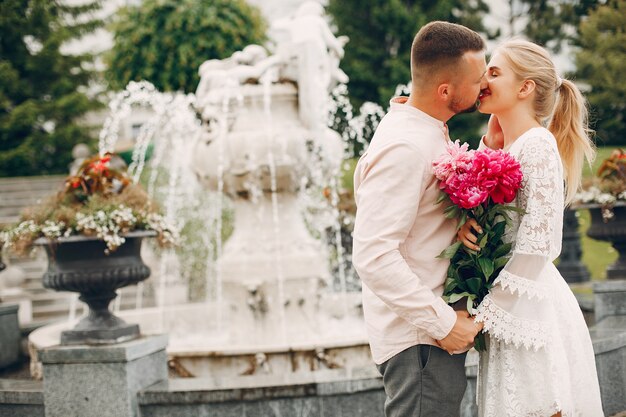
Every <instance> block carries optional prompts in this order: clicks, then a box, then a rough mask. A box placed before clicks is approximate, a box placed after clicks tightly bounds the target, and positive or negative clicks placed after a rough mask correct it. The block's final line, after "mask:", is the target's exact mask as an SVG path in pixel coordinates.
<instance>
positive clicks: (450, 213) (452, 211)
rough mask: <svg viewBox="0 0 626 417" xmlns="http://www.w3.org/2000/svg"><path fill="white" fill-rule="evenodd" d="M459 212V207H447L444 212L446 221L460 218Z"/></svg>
mask: <svg viewBox="0 0 626 417" xmlns="http://www.w3.org/2000/svg"><path fill="white" fill-rule="evenodd" d="M459 212H460V210H459V207H458V206H454V205H453V206H448V207H446V209H445V210H444V211H443V213H444V215H445V217H446V219H455V218H457V217H459Z"/></svg>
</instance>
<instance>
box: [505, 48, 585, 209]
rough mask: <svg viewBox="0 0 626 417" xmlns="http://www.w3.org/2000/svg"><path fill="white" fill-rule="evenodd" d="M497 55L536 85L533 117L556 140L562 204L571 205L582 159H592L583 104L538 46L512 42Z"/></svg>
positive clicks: (575, 91) (580, 173)
mask: <svg viewBox="0 0 626 417" xmlns="http://www.w3.org/2000/svg"><path fill="white" fill-rule="evenodd" d="M497 51H498V52H499V53H501V54H502V56H504V57H505V58H506V59H507V61H508V62H509V64H510V65H511V68H512V70H513V72H514V73H515V75H517V77H518V78H520V79H521V80H532V81H534V82H535V101H534V103H533V106H534V109H535V116H536V118H537V121H538V122H539V123H541V124H542V125H543V126H547V127H548V130H550V132H552V134H553V135H554V137H555V138H556V143H557V146H558V148H559V154H560V155H561V160H562V161H563V167H564V174H565V175H564V176H565V181H566V187H565V202H566V203H570V202H571V201H572V200H573V198H574V195H575V194H576V192H577V191H578V189H579V187H580V183H581V179H582V167H583V163H584V161H585V159H587V161H588V162H589V163H591V162H592V161H593V159H594V157H595V146H594V144H593V142H592V141H591V139H590V138H589V136H590V134H591V130H590V129H589V127H588V121H587V120H588V119H587V118H588V111H587V103H586V100H585V98H584V97H583V95H582V94H581V92H580V90H579V89H578V87H576V84H574V83H573V82H572V81H570V80H565V79H561V78H560V77H559V76H558V74H557V72H556V68H555V66H554V63H553V62H552V59H551V58H550V55H549V54H548V52H547V51H546V50H545V49H544V48H542V47H541V46H539V45H537V44H534V43H532V42H528V41H526V40H521V39H513V40H509V41H507V42H505V43H504V44H502V45H500V46H499V47H498V49H497Z"/></svg>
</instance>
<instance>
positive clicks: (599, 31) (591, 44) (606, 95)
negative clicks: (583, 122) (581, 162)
mask: <svg viewBox="0 0 626 417" xmlns="http://www.w3.org/2000/svg"><path fill="white" fill-rule="evenodd" d="M579 42H580V48H581V49H580V51H579V52H578V53H577V55H576V67H577V72H576V75H577V77H578V80H579V81H580V82H581V83H584V84H586V85H588V87H589V91H587V92H586V97H587V99H588V100H589V104H590V106H591V121H592V128H594V129H595V130H596V133H597V138H598V142H600V143H604V144H607V145H608V144H610V145H625V144H626V118H625V116H626V84H624V81H623V80H622V77H623V76H624V74H625V73H626V0H609V2H608V3H607V4H606V5H602V6H599V7H598V8H597V9H596V10H595V11H593V12H591V13H590V14H589V18H588V19H587V20H586V21H584V22H583V23H582V24H581V25H580V38H579Z"/></svg>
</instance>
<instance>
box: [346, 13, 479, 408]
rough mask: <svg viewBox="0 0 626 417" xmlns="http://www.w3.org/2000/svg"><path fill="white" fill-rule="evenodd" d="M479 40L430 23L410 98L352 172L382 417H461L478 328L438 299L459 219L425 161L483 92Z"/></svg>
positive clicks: (420, 41) (358, 258)
mask: <svg viewBox="0 0 626 417" xmlns="http://www.w3.org/2000/svg"><path fill="white" fill-rule="evenodd" d="M484 49H485V43H484V41H483V39H482V38H481V37H480V36H479V35H478V34H477V33H475V32H473V31H471V30H470V29H468V28H466V27H463V26H460V25H455V24H452V23H447V22H432V23H429V24H427V25H426V26H424V27H423V28H422V29H421V30H420V31H419V33H418V34H417V35H416V37H415V39H414V41H413V46H412V48H411V78H412V91H411V94H410V96H409V97H408V99H407V98H406V97H401V98H395V99H392V100H391V108H390V111H389V113H388V114H387V115H386V116H385V117H384V118H383V120H382V121H381V123H380V124H379V126H378V129H377V130H376V133H375V134H374V137H373V139H372V143H371V144H370V147H369V149H368V150H367V152H365V153H364V154H363V156H362V157H361V159H360V160H359V163H358V164H357V167H356V170H355V174H354V188H355V198H356V203H357V214H356V223H355V227H354V248H353V263H354V267H355V268H356V271H357V272H358V274H359V277H360V278H361V280H362V282H363V310H364V314H365V322H366V326H367V330H368V336H369V341H370V347H371V350H372V356H373V359H374V362H375V363H376V364H377V366H378V370H379V371H380V373H381V374H382V376H383V384H384V386H385V392H386V394H387V400H386V402H385V415H386V416H387V417H458V416H459V414H460V410H459V409H460V403H461V400H462V398H463V394H464V392H465V387H466V377H465V354H464V353H463V354H459V355H451V353H453V352H465V351H467V350H468V349H469V348H470V347H471V345H472V342H473V340H474V337H475V336H476V334H477V333H478V331H480V329H481V327H480V325H478V324H475V323H474V321H473V319H472V318H470V317H469V315H468V313H467V312H460V311H459V312H455V311H454V310H453V309H452V308H451V307H450V306H448V305H447V304H446V303H445V302H444V301H443V299H441V298H440V296H441V295H442V293H443V286H444V282H445V278H446V270H447V268H448V261H447V260H442V259H437V258H436V256H437V255H439V253H440V252H441V251H442V250H443V249H444V248H446V247H447V246H448V245H449V244H450V243H452V241H453V240H454V239H455V235H456V222H455V221H453V220H449V219H446V218H445V217H444V214H443V207H442V206H441V205H436V204H435V202H436V200H437V197H438V195H439V187H438V184H437V181H436V179H435V177H434V175H433V172H432V167H431V164H432V161H433V160H435V159H436V158H437V157H439V156H440V155H441V154H442V153H444V152H445V146H446V143H447V141H448V140H449V138H448V134H447V126H446V124H445V122H446V121H447V120H448V119H450V118H451V117H452V116H453V115H455V114H458V113H463V112H467V111H473V110H475V109H476V108H477V104H476V103H477V102H478V96H479V94H480V91H481V90H482V89H485V88H486V87H487V81H486V78H485V73H486V63H485V53H484Z"/></svg>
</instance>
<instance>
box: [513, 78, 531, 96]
mask: <svg viewBox="0 0 626 417" xmlns="http://www.w3.org/2000/svg"><path fill="white" fill-rule="evenodd" d="M533 91H535V82H534V81H533V80H526V81H524V83H523V84H522V86H521V87H520V89H519V92H518V93H517V95H518V97H519V98H526V97H528V96H529V95H531V94H532V92H533Z"/></svg>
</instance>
